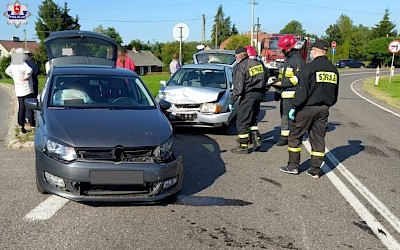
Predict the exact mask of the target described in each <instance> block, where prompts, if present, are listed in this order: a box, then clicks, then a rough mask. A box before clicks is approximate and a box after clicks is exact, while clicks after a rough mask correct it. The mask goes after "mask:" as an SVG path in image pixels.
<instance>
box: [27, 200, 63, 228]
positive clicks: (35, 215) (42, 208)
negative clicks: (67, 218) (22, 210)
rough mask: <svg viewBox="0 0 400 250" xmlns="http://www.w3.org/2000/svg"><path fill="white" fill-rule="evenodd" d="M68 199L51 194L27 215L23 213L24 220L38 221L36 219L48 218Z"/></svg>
mask: <svg viewBox="0 0 400 250" xmlns="http://www.w3.org/2000/svg"><path fill="white" fill-rule="evenodd" d="M68 201H69V200H68V199H65V198H62V197H60V196H56V195H51V196H50V197H49V198H47V199H46V200H45V201H43V202H42V203H40V204H39V205H38V206H37V207H35V208H34V209H33V210H32V211H30V212H29V213H28V214H27V215H25V217H24V220H27V221H30V222H32V221H38V220H48V219H50V218H51V217H52V216H53V215H54V214H55V213H57V211H58V210H60V209H61V208H62V207H63V206H64V205H65V204H67V202H68Z"/></svg>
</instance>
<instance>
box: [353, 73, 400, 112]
mask: <svg viewBox="0 0 400 250" xmlns="http://www.w3.org/2000/svg"><path fill="white" fill-rule="evenodd" d="M368 78H370V77H368ZM368 78H361V79H358V80H357V81H354V82H352V83H351V84H350V89H351V90H352V91H353V92H354V94H356V95H358V96H359V97H361V98H362V99H364V100H366V101H367V102H369V103H372V104H373V105H375V106H377V107H378V108H381V109H383V110H385V111H386V112H389V113H391V114H393V115H395V116H397V117H400V114H398V113H396V112H394V111H392V110H390V109H387V108H385V107H382V106H381V105H379V104H378V103H376V102H374V101H371V100H370V99H368V98H366V97H365V96H362V95H361V94H360V93H358V92H357V91H356V90H355V89H354V84H356V83H357V82H359V81H362V80H365V79H368Z"/></svg>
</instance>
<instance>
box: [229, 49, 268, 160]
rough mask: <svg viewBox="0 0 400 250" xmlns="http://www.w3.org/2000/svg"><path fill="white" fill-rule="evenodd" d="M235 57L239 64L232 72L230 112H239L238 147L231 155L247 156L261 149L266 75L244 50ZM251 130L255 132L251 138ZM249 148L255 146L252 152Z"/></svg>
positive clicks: (239, 50)
mask: <svg viewBox="0 0 400 250" xmlns="http://www.w3.org/2000/svg"><path fill="white" fill-rule="evenodd" d="M235 57H236V61H237V63H238V64H237V65H236V66H235V69H234V71H233V92H232V95H231V97H230V100H229V109H230V110H231V111H232V110H233V109H234V108H235V109H237V120H236V128H237V131H238V139H237V140H236V141H237V142H238V146H237V147H236V148H232V150H231V152H233V153H238V154H248V153H250V152H251V150H256V149H257V148H258V147H259V146H260V145H261V142H260V140H259V132H258V127H257V118H258V113H259V111H260V102H261V95H262V93H263V92H264V91H265V85H266V75H265V70H264V67H263V65H262V63H260V62H259V61H257V60H253V59H249V58H248V54H247V50H246V49H245V48H243V47H241V46H240V47H238V48H237V49H236V50H235ZM250 128H254V132H253V133H251V134H252V137H251V138H250V133H249V130H250ZM257 132H258V134H257ZM249 144H254V145H253V147H252V148H250V146H249Z"/></svg>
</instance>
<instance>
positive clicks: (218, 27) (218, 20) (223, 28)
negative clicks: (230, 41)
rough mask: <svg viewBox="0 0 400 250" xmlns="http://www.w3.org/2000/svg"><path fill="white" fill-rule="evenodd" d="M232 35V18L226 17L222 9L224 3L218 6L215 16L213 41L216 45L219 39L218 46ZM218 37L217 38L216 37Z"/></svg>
mask: <svg viewBox="0 0 400 250" xmlns="http://www.w3.org/2000/svg"><path fill="white" fill-rule="evenodd" d="M230 35H231V18H230V17H227V18H225V14H224V11H223V10H222V5H220V6H219V7H218V10H217V13H216V14H215V16H214V25H213V28H212V31H211V42H212V44H214V45H215V41H217V44H216V45H217V46H218V45H219V44H221V42H222V41H224V40H226V39H227V38H228V37H230ZM215 38H216V39H215Z"/></svg>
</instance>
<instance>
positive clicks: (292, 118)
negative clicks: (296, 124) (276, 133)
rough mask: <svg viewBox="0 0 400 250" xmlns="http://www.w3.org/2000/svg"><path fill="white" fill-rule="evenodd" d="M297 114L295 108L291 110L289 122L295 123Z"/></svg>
mask: <svg viewBox="0 0 400 250" xmlns="http://www.w3.org/2000/svg"><path fill="white" fill-rule="evenodd" d="M295 114H296V110H295V109H294V108H291V109H290V110H289V120H291V121H294V117H295Z"/></svg>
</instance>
